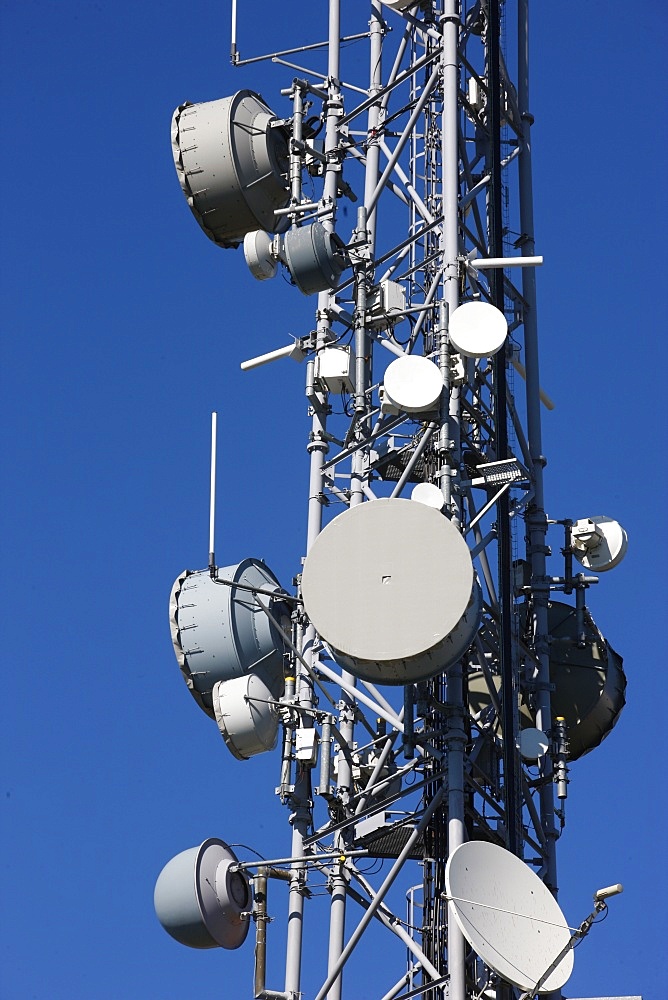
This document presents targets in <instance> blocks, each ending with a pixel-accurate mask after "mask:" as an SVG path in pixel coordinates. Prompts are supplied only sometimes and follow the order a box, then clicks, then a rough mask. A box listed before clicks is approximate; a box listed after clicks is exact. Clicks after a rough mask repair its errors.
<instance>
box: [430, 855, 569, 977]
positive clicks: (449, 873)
mask: <svg viewBox="0 0 668 1000" xmlns="http://www.w3.org/2000/svg"><path fill="white" fill-rule="evenodd" d="M445 887H446V894H447V897H448V900H449V902H450V903H451V905H452V907H453V909H454V912H455V919H456V920H457V923H458V924H459V927H460V928H461V931H462V934H463V935H464V937H465V938H466V940H467V941H468V942H469V944H470V945H471V947H472V948H473V950H474V951H475V952H476V953H477V954H478V955H480V957H481V958H482V960H483V961H484V962H486V963H487V965H489V966H490V968H492V969H494V970H495V971H496V972H498V974H499V975H500V976H501V978H502V979H505V980H506V982H509V983H512V984H513V985H514V986H519V988H520V989H523V990H529V989H533V987H535V985H536V983H537V982H538V980H539V979H540V978H541V976H543V975H544V974H545V973H546V972H547V970H548V969H549V967H550V965H551V964H552V962H554V961H555V959H556V958H557V956H558V955H559V953H560V952H561V950H562V949H563V948H564V947H565V946H566V944H567V943H568V941H569V939H570V937H571V933H570V930H569V928H568V924H567V923H566V919H565V917H564V915H563V913H562V912H561V909H560V908H559V904H558V903H557V901H556V900H555V898H554V896H552V894H551V893H550V891H549V889H548V888H547V886H546V885H544V883H543V882H541V880H540V879H539V878H538V876H537V875H536V873H535V872H533V871H532V870H531V869H530V868H528V867H527V865H526V864H525V863H524V862H523V861H520V859H519V858H517V857H515V855H514V854H511V853H510V851H506V850H504V848H503V847H498V846H497V845H496V844H488V843H486V842H484V841H470V842H469V843H466V844H461V845H460V846H459V847H457V848H456V849H455V850H454V851H453V852H452V854H451V855H450V857H449V858H448V863H447V865H446V868H445ZM572 971H573V950H572V949H570V950H569V951H568V952H567V953H566V955H565V956H564V957H563V958H562V960H561V961H560V962H559V964H558V966H557V967H556V969H554V971H553V972H551V973H550V975H549V976H548V978H547V979H546V981H545V983H544V985H543V986H541V988H540V990H539V992H540V993H549V992H551V991H552V990H557V989H559V988H560V987H561V986H563V985H564V983H565V982H566V980H567V979H568V978H569V976H570V974H571V972H572Z"/></svg>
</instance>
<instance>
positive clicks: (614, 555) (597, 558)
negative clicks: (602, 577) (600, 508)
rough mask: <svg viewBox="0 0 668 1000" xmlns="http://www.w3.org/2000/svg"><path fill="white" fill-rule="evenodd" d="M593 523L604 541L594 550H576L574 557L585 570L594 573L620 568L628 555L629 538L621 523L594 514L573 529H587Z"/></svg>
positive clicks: (602, 515) (579, 522)
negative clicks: (620, 564)
mask: <svg viewBox="0 0 668 1000" xmlns="http://www.w3.org/2000/svg"><path fill="white" fill-rule="evenodd" d="M592 522H593V524H595V525H596V527H597V529H598V530H599V532H600V533H601V534H602V535H603V537H602V539H601V540H600V542H599V543H598V545H595V546H594V547H593V548H587V549H584V550H582V549H578V548H575V549H574V552H573V555H574V556H575V558H576V559H577V560H578V562H579V563H581V564H582V565H583V566H584V567H585V569H590V570H593V572H594V573H605V572H606V570H609V569H614V568H615V566H618V565H619V563H620V562H621V561H622V559H623V558H624V556H625V555H626V550H627V548H628V537H627V534H626V532H625V531H624V529H623V528H622V526H621V524H620V523H619V521H615V520H613V519H612V518H611V517H606V516H605V515H604V514H594V515H593V516H592V517H590V518H583V519H582V520H580V521H576V522H575V524H574V525H573V528H574V529H577V528H580V527H582V528H586V527H587V526H588V523H589V524H591V523H592Z"/></svg>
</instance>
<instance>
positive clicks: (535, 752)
mask: <svg viewBox="0 0 668 1000" xmlns="http://www.w3.org/2000/svg"><path fill="white" fill-rule="evenodd" d="M519 746H520V753H521V755H522V758H523V759H524V760H526V761H530V762H532V763H535V762H536V761H537V760H540V758H541V757H544V756H545V754H546V753H547V751H548V750H549V749H550V741H549V740H548V738H547V736H546V735H545V733H544V732H543V731H542V729H536V728H535V727H534V726H527V728H526V729H522V730H521V732H520V736H519Z"/></svg>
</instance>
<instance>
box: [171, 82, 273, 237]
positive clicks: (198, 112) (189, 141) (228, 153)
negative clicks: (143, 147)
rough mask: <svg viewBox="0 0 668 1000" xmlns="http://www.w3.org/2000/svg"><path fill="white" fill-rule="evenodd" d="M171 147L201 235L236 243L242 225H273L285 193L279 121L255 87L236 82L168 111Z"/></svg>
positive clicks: (246, 230) (254, 227) (251, 227)
mask: <svg viewBox="0 0 668 1000" xmlns="http://www.w3.org/2000/svg"><path fill="white" fill-rule="evenodd" d="M172 153H173V156H174V166H175V167H176V173H177V175H178V178H179V183H180V185H181V190H182V191H183V193H184V195H185V196H186V201H187V202H188V205H189V206H190V210H191V211H192V213H193V215H194V216H195V218H196V219H197V222H198V223H199V225H200V226H201V228H202V229H203V230H204V232H205V233H206V235H207V236H208V237H209V239H210V240H213V242H214V243H217V244H218V245H219V246H221V247H236V246H238V245H239V244H240V243H242V242H243V239H244V236H245V235H246V233H250V232H252V231H253V230H257V229H268V230H271V231H275V217H274V211H275V210H276V209H278V208H283V207H284V206H285V205H286V204H287V202H288V199H289V190H288V187H287V182H286V172H287V167H288V146H287V135H286V131H285V129H284V128H283V127H282V126H281V125H280V124H279V123H278V121H277V119H276V116H275V115H274V114H273V112H272V111H271V110H270V109H269V108H268V107H267V105H266V104H265V103H264V101H263V100H262V98H261V97H260V95H259V94H256V93H254V92H253V91H252V90H240V91H238V92H237V93H236V94H233V95H232V97H223V98H221V99H220V100H218V101H207V102H206V103H203V104H189V103H185V104H181V105H179V107H178V108H177V109H176V111H175V112H174V115H173V117H172Z"/></svg>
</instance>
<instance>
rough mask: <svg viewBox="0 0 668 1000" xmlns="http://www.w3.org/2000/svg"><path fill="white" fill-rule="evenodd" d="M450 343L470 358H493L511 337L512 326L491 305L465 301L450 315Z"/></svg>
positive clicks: (498, 310)
mask: <svg viewBox="0 0 668 1000" xmlns="http://www.w3.org/2000/svg"><path fill="white" fill-rule="evenodd" d="M448 332H449V336H450V343H451V344H452V346H453V347H454V348H455V350H456V351H459V353H460V354H463V355H464V356H465V357H467V358H490V357H491V356H492V355H493V354H496V353H497V351H500V350H501V348H502V347H503V345H504V344H505V342H506V337H507V336H508V323H507V321H506V317H505V316H504V315H503V313H502V312H501V310H500V309H497V308H496V306H493V305H491V303H489V302H478V301H475V302H464V303H463V305H461V306H458V307H457V309H455V310H454V312H453V313H452V315H451V316H450V325H449V331H448Z"/></svg>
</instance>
